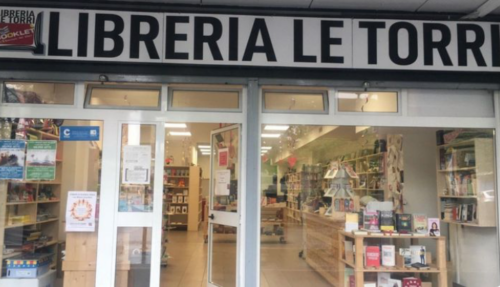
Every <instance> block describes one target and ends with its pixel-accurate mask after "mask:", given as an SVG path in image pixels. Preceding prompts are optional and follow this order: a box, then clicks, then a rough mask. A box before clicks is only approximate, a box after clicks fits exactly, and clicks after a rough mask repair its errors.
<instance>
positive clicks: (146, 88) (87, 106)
mask: <svg viewBox="0 0 500 287" xmlns="http://www.w3.org/2000/svg"><path fill="white" fill-rule="evenodd" d="M94 88H99V89H110V90H136V91H141V90H142V91H157V92H158V103H157V105H156V107H141V106H105V105H103V106H97V105H92V104H91V103H90V100H91V99H92V91H93V90H94ZM161 102H162V87H161V85H158V86H157V87H152V86H138V85H120V84H112V85H102V84H87V85H86V91H85V102H84V105H83V106H84V108H85V109H104V110H134V111H136V110H141V111H161V110H162V105H161Z"/></svg>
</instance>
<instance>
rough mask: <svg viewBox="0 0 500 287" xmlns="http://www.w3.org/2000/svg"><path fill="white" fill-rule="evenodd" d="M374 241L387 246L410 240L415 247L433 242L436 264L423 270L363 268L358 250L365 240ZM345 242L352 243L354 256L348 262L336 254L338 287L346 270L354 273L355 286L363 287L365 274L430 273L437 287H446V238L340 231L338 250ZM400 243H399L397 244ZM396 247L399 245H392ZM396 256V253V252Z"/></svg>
mask: <svg viewBox="0 0 500 287" xmlns="http://www.w3.org/2000/svg"><path fill="white" fill-rule="evenodd" d="M376 239H380V240H384V244H385V245H387V242H386V241H387V240H392V241H399V240H404V239H410V240H411V244H412V245H417V244H418V240H420V239H426V240H433V241H435V244H436V263H435V264H430V268H429V269H426V270H423V269H417V268H413V267H398V266H394V267H385V266H380V267H365V266H364V259H363V257H364V254H363V252H360V250H364V246H365V243H366V240H370V244H374V243H373V241H374V240H376ZM346 240H350V241H352V242H353V246H354V250H355V254H354V258H353V259H354V261H348V260H347V258H346V257H345V253H343V252H339V253H338V257H337V258H338V262H339V268H338V272H339V276H338V286H344V278H345V273H346V269H347V268H350V269H352V270H353V271H354V277H355V282H356V283H355V284H356V285H355V286H356V287H363V286H365V285H364V283H365V273H379V272H384V273H415V274H421V273H431V274H437V276H438V281H439V286H448V277H447V272H448V271H447V267H446V237H444V236H436V237H433V236H385V235H383V234H377V235H354V234H352V233H350V232H345V231H341V232H339V234H338V244H339V245H338V250H345V242H346ZM398 243H400V242H398ZM394 245H398V246H399V244H394ZM396 254H397V252H396Z"/></svg>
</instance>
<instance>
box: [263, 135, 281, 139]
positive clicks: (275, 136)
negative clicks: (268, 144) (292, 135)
mask: <svg viewBox="0 0 500 287" xmlns="http://www.w3.org/2000/svg"><path fill="white" fill-rule="evenodd" d="M280 136H281V134H262V137H263V138H279V137H280Z"/></svg>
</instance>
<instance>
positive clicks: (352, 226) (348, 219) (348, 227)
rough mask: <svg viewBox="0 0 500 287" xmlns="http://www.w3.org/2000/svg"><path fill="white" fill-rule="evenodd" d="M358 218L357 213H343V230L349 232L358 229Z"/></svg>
mask: <svg viewBox="0 0 500 287" xmlns="http://www.w3.org/2000/svg"><path fill="white" fill-rule="evenodd" d="M358 222H359V219H358V214H357V213H346V215H345V231H347V232H351V231H353V230H358V229H359V225H358Z"/></svg>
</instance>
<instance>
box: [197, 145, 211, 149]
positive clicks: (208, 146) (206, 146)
mask: <svg viewBox="0 0 500 287" xmlns="http://www.w3.org/2000/svg"><path fill="white" fill-rule="evenodd" d="M198 148H200V149H201V148H210V145H198Z"/></svg>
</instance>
